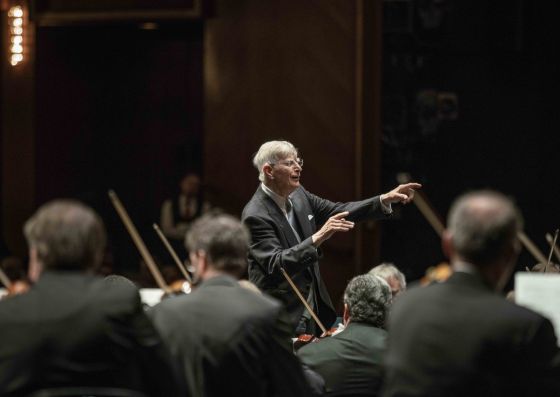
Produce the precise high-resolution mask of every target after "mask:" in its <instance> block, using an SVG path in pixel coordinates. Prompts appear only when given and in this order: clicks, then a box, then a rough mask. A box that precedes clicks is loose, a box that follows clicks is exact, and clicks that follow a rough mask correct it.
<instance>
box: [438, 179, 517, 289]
mask: <svg viewBox="0 0 560 397" xmlns="http://www.w3.org/2000/svg"><path fill="white" fill-rule="evenodd" d="M522 227H523V220H522V217H521V213H520V212H519V210H518V209H517V207H516V206H515V204H514V203H513V202H512V200H510V199H509V198H508V197H506V196H505V195H503V194H501V193H498V192H495V191H491V190H481V191H475V192H471V193H467V194H465V195H462V196H460V197H459V198H458V199H457V200H456V201H455V203H454V204H453V205H452V207H451V210H450V211H449V217H448V222H447V230H446V231H445V233H444V236H443V247H444V250H445V251H446V253H447V254H448V256H449V258H450V259H451V262H452V264H453V265H454V266H456V265H458V264H461V263H467V264H469V265H472V266H474V267H475V268H477V269H478V270H479V272H480V273H481V274H482V275H483V276H484V277H485V278H486V280H487V281H489V282H491V284H493V285H494V287H497V288H501V286H502V284H503V283H505V281H507V278H508V277H509V275H510V274H511V271H512V270H513V265H514V264H515V261H516V260H517V256H518V254H519V251H520V249H521V247H520V244H519V241H518V239H517V234H518V232H519V231H520V230H521V229H522Z"/></svg>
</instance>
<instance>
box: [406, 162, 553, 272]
mask: <svg viewBox="0 0 560 397" xmlns="http://www.w3.org/2000/svg"><path fill="white" fill-rule="evenodd" d="M397 181H398V182H399V183H408V182H410V181H411V178H410V175H409V174H407V173H405V172H403V173H400V174H398V175H397ZM412 202H413V203H414V204H415V205H416V207H417V208H418V209H419V210H420V212H421V213H422V215H424V217H425V218H426V220H427V221H428V222H429V223H430V225H432V227H433V228H434V230H435V231H436V233H437V234H438V236H440V237H441V235H442V234H443V231H444V230H445V226H443V223H442V222H441V220H440V218H439V216H437V215H436V214H435V212H434V210H432V207H431V206H430V204H428V202H427V200H426V199H425V198H424V196H423V193H422V192H420V191H417V192H415V194H414V197H413V198H412ZM517 238H518V239H519V241H521V244H523V246H524V247H525V248H526V249H527V251H529V252H530V253H531V254H532V255H533V257H534V258H535V259H536V260H537V262H540V263H543V264H546V263H547V260H546V258H545V256H544V255H543V254H542V252H541V251H540V250H539V249H538V248H537V246H536V245H535V244H534V243H533V242H532V241H531V239H529V237H528V236H527V235H526V234H525V233H524V232H522V231H519V232H518V233H517ZM559 258H560V257H559Z"/></svg>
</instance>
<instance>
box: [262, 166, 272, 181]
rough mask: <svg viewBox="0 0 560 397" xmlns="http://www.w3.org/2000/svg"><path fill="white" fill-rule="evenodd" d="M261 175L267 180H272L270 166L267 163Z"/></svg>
mask: <svg viewBox="0 0 560 397" xmlns="http://www.w3.org/2000/svg"><path fill="white" fill-rule="evenodd" d="M263 174H265V175H266V176H267V178H268V179H274V176H272V166H271V165H270V164H269V163H266V164H265V165H263Z"/></svg>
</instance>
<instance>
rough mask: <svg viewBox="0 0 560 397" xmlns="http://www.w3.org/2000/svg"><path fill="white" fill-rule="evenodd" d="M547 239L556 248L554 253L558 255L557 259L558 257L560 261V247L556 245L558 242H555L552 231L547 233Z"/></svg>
mask: <svg viewBox="0 0 560 397" xmlns="http://www.w3.org/2000/svg"><path fill="white" fill-rule="evenodd" d="M546 241H547V242H548V244H550V245H551V246H552V248H553V249H554V254H555V255H556V259H558V260H559V261H560V249H558V246H557V245H556V242H555V241H556V240H555V239H553V238H552V236H551V235H550V233H547V234H546Z"/></svg>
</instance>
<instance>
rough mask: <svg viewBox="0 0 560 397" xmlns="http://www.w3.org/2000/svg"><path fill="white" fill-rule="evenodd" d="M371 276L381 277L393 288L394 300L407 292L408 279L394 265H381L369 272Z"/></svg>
mask: <svg viewBox="0 0 560 397" xmlns="http://www.w3.org/2000/svg"><path fill="white" fill-rule="evenodd" d="M369 274H373V275H374V276H379V277H381V278H382V279H383V280H385V281H387V284H389V287H391V294H392V295H393V298H395V297H396V296H397V295H399V294H401V293H402V292H403V291H405V290H406V278H405V277H404V274H403V273H402V272H401V271H400V270H399V269H398V268H397V267H396V266H395V265H394V264H392V263H381V264H380V265H377V266H375V267H374V268H373V269H371V270H370V271H369Z"/></svg>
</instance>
